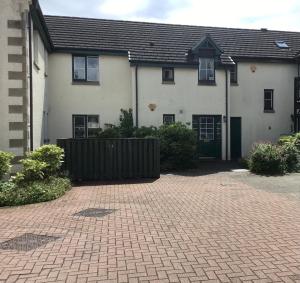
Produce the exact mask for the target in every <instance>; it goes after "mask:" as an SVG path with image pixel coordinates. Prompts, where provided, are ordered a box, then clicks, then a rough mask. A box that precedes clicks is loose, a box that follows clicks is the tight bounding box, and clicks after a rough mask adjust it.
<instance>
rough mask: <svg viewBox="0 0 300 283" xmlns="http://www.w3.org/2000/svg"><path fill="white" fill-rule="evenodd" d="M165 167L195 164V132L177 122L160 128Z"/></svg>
mask: <svg viewBox="0 0 300 283" xmlns="http://www.w3.org/2000/svg"><path fill="white" fill-rule="evenodd" d="M158 137H159V139H160V149H161V150H160V154H161V164H162V168H163V169H187V168H191V167H193V166H194V164H195V156H196V149H197V139H196V135H195V132H194V131H193V130H192V129H189V128H188V127H187V126H186V125H184V124H182V123H180V122H177V123H174V124H170V125H163V126H161V127H160V128H159V130H158Z"/></svg>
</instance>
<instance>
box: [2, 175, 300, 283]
mask: <svg viewBox="0 0 300 283" xmlns="http://www.w3.org/2000/svg"><path fill="white" fill-rule="evenodd" d="M299 203H300V202H299V201H296V200H292V199H288V198H286V197H285V196H283V195H280V194H275V193H271V192H266V191H262V190H256V189H254V188H251V187H249V186H247V185H244V184H243V183H241V182H240V181H237V180H235V179H231V178H230V177H229V175H228V174H227V175H226V174H212V175H207V176H199V177H191V176H190V177H184V176H172V175H165V176H162V177H161V179H160V180H157V181H155V182H153V183H144V184H125V185H102V186H85V187H75V188H74V189H73V190H72V191H70V192H69V193H68V194H67V195H65V196H64V197H62V198H61V199H59V200H56V201H53V202H49V203H43V204H37V205H29V206H23V207H17V208H4V209H0V242H3V241H6V240H8V239H11V238H13V237H15V236H20V235H22V234H24V233H35V234H40V235H49V236H58V237H60V238H59V239H58V240H56V241H55V242H50V243H48V244H47V245H46V246H43V247H40V248H37V249H35V250H31V251H28V252H18V251H11V250H0V282H132V283H133V282H300V205H299ZM92 207H96V208H113V209H117V211H116V212H114V213H112V214H110V215H107V216H105V217H103V218H98V219H97V218H87V217H79V216H73V214H74V213H76V212H79V211H81V210H83V209H87V208H92Z"/></svg>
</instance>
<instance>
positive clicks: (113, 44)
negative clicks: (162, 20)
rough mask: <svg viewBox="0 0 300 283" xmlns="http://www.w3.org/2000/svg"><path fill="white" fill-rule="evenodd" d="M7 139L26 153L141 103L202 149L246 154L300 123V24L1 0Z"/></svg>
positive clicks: (148, 117) (152, 120)
mask: <svg viewBox="0 0 300 283" xmlns="http://www.w3.org/2000/svg"><path fill="white" fill-rule="evenodd" d="M0 9H1V12H0V13H1V17H0V19H1V20H0V21H1V25H0V35H1V41H0V48H1V50H3V51H4V52H1V54H0V56H1V57H0V68H1V69H0V99H1V100H0V102H1V103H0V111H1V112H0V113H1V119H0V130H1V136H0V149H1V150H8V151H12V152H14V153H15V154H16V155H17V156H18V158H21V157H22V156H23V155H24V152H26V151H27V150H28V149H33V148H36V147H38V146H40V145H41V144H43V143H49V142H50V143H55V142H56V139H58V138H71V137H75V138H85V137H93V136H94V134H95V129H96V130H97V128H99V127H101V128H104V127H105V125H107V124H117V123H118V119H119V114H120V109H121V108H123V109H129V108H132V109H133V113H134V121H135V124H136V125H137V126H151V125H153V126H160V125H161V124H163V123H170V122H173V121H181V122H182V123H185V124H187V125H188V126H189V127H191V128H193V129H194V130H195V131H196V133H197V138H198V142H199V145H200V147H199V148H200V155H201V156H203V157H210V158H219V159H223V160H229V159H231V158H239V157H241V156H246V155H247V154H248V152H249V150H250V149H251V147H252V145H253V143H255V142H257V141H273V142H274V141H276V140H277V139H278V138H279V137H280V136H281V135H285V134H290V133H292V132H294V131H300V78H299V77H300V75H299V64H300V32H283V31H271V30H267V29H261V30H250V29H232V28H215V27H200V26H187V25H171V24H158V23H146V22H130V21H116V20H103V19H88V18H77V17H60V16H45V15H43V13H42V11H41V8H40V6H39V3H38V1H37V0H32V1H29V0H2V1H1V3H0Z"/></svg>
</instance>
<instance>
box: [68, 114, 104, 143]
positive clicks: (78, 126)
mask: <svg viewBox="0 0 300 283" xmlns="http://www.w3.org/2000/svg"><path fill="white" fill-rule="evenodd" d="M98 130H99V116H98V115H73V138H75V139H82V138H94V137H96V134H97V132H98Z"/></svg>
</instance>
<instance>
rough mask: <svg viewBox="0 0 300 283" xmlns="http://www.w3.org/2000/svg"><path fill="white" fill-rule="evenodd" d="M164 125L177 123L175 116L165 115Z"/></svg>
mask: <svg viewBox="0 0 300 283" xmlns="http://www.w3.org/2000/svg"><path fill="white" fill-rule="evenodd" d="M163 123H164V125H170V124H173V123H175V114H164V115H163Z"/></svg>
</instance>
